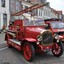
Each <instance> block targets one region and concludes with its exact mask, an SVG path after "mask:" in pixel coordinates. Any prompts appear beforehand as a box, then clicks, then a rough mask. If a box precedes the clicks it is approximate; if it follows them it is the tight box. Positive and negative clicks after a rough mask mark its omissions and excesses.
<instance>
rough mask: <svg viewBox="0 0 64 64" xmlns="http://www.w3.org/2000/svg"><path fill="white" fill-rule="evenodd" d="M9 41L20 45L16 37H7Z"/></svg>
mask: <svg viewBox="0 0 64 64" xmlns="http://www.w3.org/2000/svg"><path fill="white" fill-rule="evenodd" d="M9 41H11V42H14V43H15V44H17V45H21V41H18V40H17V39H9Z"/></svg>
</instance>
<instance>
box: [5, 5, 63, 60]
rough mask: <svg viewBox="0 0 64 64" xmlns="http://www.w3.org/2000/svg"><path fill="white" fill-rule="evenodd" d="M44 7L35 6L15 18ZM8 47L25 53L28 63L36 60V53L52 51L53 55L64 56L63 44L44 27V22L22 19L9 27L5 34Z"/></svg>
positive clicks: (16, 14)
mask: <svg viewBox="0 0 64 64" xmlns="http://www.w3.org/2000/svg"><path fill="white" fill-rule="evenodd" d="M42 6H44V5H34V6H31V7H29V8H27V9H25V10H22V11H20V12H18V13H15V14H12V15H13V16H18V15H22V14H23V13H25V12H28V11H32V10H34V9H37V8H40V7H42ZM5 40H6V41H7V45H8V47H12V46H13V47H14V48H16V49H18V50H19V51H21V50H22V51H23V54H24V57H25V59H26V60H27V61H32V60H33V59H34V56H35V53H37V52H47V51H50V50H51V51H52V53H53V55H54V56H56V57H59V56H61V55H62V54H63V47H62V42H61V40H59V38H58V36H57V35H56V34H55V35H54V36H53V34H52V32H51V31H50V30H46V29H45V27H44V26H43V20H37V19H36V20H34V21H33V20H29V19H22V20H21V19H20V20H15V21H14V23H12V24H11V25H9V30H7V32H6V34H5Z"/></svg>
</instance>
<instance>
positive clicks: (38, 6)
mask: <svg viewBox="0 0 64 64" xmlns="http://www.w3.org/2000/svg"><path fill="white" fill-rule="evenodd" d="M46 5H47V3H46V4H41V5H40V4H35V5H33V6H31V7H29V8H26V9H24V10H22V11H19V12H17V13H13V14H11V15H12V16H19V15H22V14H24V13H27V12H31V11H33V10H35V9H38V8H41V7H44V6H46Z"/></svg>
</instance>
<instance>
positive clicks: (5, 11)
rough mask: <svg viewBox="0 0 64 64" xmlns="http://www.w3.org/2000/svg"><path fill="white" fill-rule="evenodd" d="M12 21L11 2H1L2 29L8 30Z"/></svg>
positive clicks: (5, 0)
mask: <svg viewBox="0 0 64 64" xmlns="http://www.w3.org/2000/svg"><path fill="white" fill-rule="evenodd" d="M9 20H10V13H9V0H0V29H2V28H3V26H5V27H6V28H8V25H9Z"/></svg>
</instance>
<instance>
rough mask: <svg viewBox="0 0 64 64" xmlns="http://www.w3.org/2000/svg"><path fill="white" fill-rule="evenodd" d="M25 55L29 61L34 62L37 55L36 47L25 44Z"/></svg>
mask: <svg viewBox="0 0 64 64" xmlns="http://www.w3.org/2000/svg"><path fill="white" fill-rule="evenodd" d="M23 53H24V57H25V59H26V60H27V61H32V60H33V58H34V55H35V51H34V46H33V45H32V44H31V43H25V44H24V47H23Z"/></svg>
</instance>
